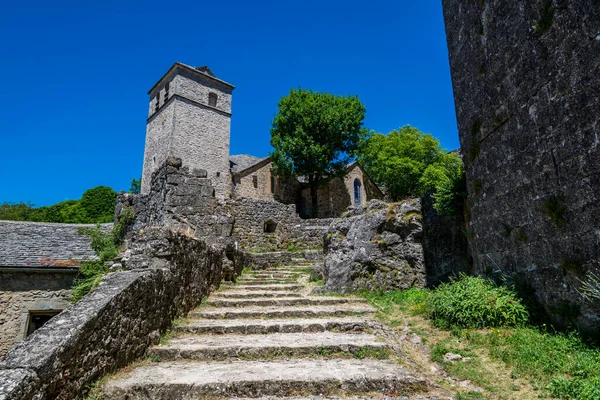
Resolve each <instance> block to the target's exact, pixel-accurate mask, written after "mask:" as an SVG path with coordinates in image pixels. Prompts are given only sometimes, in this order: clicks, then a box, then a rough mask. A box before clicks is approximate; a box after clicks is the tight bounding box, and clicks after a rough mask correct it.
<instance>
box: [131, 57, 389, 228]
mask: <svg viewBox="0 0 600 400" xmlns="http://www.w3.org/2000/svg"><path fill="white" fill-rule="evenodd" d="M233 89H234V86H232V85H231V84H229V83H227V82H225V81H222V80H220V79H218V78H216V77H215V76H214V74H213V73H212V72H211V71H210V69H208V68H207V67H198V68H194V67H190V66H187V65H184V64H181V63H175V64H174V65H173V66H172V67H171V68H170V69H169V70H168V71H167V73H166V74H165V75H163V77H162V78H160V79H159V81H158V82H157V83H156V84H155V85H154V86H153V87H152V89H150V92H149V95H150V109H149V113H148V115H149V118H148V122H147V130H146V147H145V151H144V170H143V174H142V193H143V194H147V193H148V192H149V191H150V179H151V176H152V173H153V172H154V171H156V170H157V169H158V167H159V166H160V165H162V164H163V163H164V162H165V161H166V160H167V158H168V157H170V156H173V157H177V158H181V160H182V163H183V165H185V166H187V167H189V168H191V169H192V170H193V169H202V170H205V171H207V178H209V179H210V180H211V182H212V184H213V186H214V187H215V192H216V193H215V197H216V198H217V199H218V200H219V201H224V200H227V199H230V198H232V199H241V198H249V199H256V200H267V201H277V202H280V203H283V204H295V205H296V208H297V212H298V213H299V214H301V215H309V214H310V204H311V201H310V189H309V188H308V187H307V184H306V182H303V180H302V179H282V178H280V177H277V176H275V175H274V174H272V164H271V159H270V158H269V157H264V158H259V157H254V156H250V155H246V154H241V155H232V156H230V155H229V144H230V121H231V115H232V114H231V100H232V91H233ZM382 198H383V193H382V192H381V190H380V189H379V188H378V187H377V186H376V185H375V183H374V182H373V181H372V180H371V179H370V178H369V176H368V175H367V174H366V173H365V172H364V170H363V169H362V167H361V166H360V165H358V164H357V163H353V164H350V165H349V166H348V172H347V175H346V176H345V177H344V178H340V179H333V180H332V181H330V182H329V183H328V184H327V185H325V186H323V187H321V188H319V192H318V204H319V214H318V217H319V218H327V217H335V216H339V215H340V214H341V213H343V212H344V211H345V210H346V208H348V206H350V205H353V204H361V205H364V204H366V202H367V201H368V200H371V199H382Z"/></svg>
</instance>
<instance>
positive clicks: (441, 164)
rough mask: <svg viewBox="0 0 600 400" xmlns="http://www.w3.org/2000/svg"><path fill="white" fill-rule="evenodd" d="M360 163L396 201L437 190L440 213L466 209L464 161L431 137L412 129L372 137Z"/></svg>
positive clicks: (359, 159)
mask: <svg viewBox="0 0 600 400" xmlns="http://www.w3.org/2000/svg"><path fill="white" fill-rule="evenodd" d="M357 159H358V161H359V162H360V163H361V164H362V165H363V167H364V168H365V169H366V170H367V172H368V173H369V175H370V176H371V177H373V179H374V180H375V181H376V182H377V183H378V184H379V185H381V186H384V187H385V189H386V190H387V192H388V193H389V195H390V196H391V197H392V199H394V200H397V199H400V198H402V197H406V196H422V195H423V194H424V193H425V192H426V191H429V190H433V191H435V192H436V194H434V199H436V205H435V207H436V209H438V211H440V212H442V213H444V214H447V215H452V214H456V213H458V212H459V208H462V200H461V199H462V198H463V197H464V195H465V192H466V190H465V189H464V187H463V186H464V180H463V174H464V170H463V164H462V161H461V159H460V157H459V156H458V155H456V154H454V153H448V152H446V151H445V150H444V149H442V148H441V146H440V142H439V141H438V140H437V139H435V138H434V137H433V136H432V135H430V134H425V133H423V132H421V131H420V130H419V129H417V128H414V127H412V126H410V125H407V126H403V127H402V128H400V129H398V130H394V131H392V132H390V133H389V134H387V135H383V134H381V133H375V134H372V135H370V136H369V137H368V138H367V139H366V140H365V141H364V142H363V143H362V144H361V146H360V149H359V151H358V155H357Z"/></svg>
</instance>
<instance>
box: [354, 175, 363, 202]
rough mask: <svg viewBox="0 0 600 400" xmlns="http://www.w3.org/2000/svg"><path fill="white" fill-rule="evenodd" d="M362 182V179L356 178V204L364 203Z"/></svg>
mask: <svg viewBox="0 0 600 400" xmlns="http://www.w3.org/2000/svg"><path fill="white" fill-rule="evenodd" d="M361 188H362V184H361V183H360V179H358V178H356V179H355V180H354V204H356V205H359V204H361V203H362V193H361V192H362V191H361Z"/></svg>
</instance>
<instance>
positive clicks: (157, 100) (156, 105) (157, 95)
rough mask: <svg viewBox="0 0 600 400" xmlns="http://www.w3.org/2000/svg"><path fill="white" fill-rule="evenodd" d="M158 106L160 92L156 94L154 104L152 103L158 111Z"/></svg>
mask: <svg viewBox="0 0 600 400" xmlns="http://www.w3.org/2000/svg"><path fill="white" fill-rule="evenodd" d="M159 108H160V92H158V93H157V94H156V104H154V111H155V112H156V111H158V109H159Z"/></svg>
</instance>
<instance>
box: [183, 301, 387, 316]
mask: <svg viewBox="0 0 600 400" xmlns="http://www.w3.org/2000/svg"><path fill="white" fill-rule="evenodd" d="M373 312H375V310H374V309H373V308H372V307H371V306H369V305H367V304H351V303H350V304H339V305H330V306H297V307H291V306H267V307H240V308H217V309H207V308H203V309H200V310H196V311H192V312H191V313H190V314H189V316H190V317H191V318H206V319H232V318H301V317H304V318H311V317H312V318H318V317H329V316H336V315H337V316H341V315H360V314H369V313H373Z"/></svg>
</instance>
